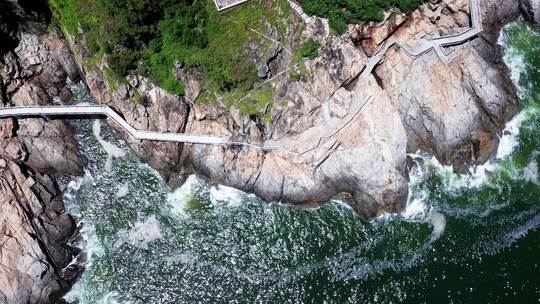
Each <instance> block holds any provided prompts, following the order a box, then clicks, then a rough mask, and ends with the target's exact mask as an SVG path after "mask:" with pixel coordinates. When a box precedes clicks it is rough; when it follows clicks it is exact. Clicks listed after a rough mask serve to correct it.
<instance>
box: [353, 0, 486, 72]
mask: <svg viewBox="0 0 540 304" xmlns="http://www.w3.org/2000/svg"><path fill="white" fill-rule="evenodd" d="M469 10H470V12H469V14H470V18H471V24H472V26H471V28H469V29H468V30H466V31H464V32H462V33H459V34H455V35H448V36H445V37H439V38H434V39H421V40H420V41H419V43H420V46H419V47H417V48H416V49H411V48H410V47H408V46H407V45H405V44H402V43H401V42H399V41H397V40H396V38H390V39H389V40H388V41H386V43H385V44H384V45H382V46H381V48H380V49H379V50H378V51H377V52H376V53H375V54H374V55H373V56H371V57H370V58H369V59H368V62H367V63H366V67H365V68H364V70H363V72H362V74H361V75H360V77H362V78H366V77H367V76H369V74H371V73H372V72H373V69H375V66H377V64H379V62H381V60H382V59H383V58H384V56H385V55H386V52H388V50H389V49H390V48H391V47H397V48H399V49H401V50H403V51H405V52H406V53H407V54H408V55H409V56H410V57H413V58H417V57H419V56H421V55H423V54H425V53H427V52H429V51H431V50H435V52H436V53H437V56H439V58H440V59H441V61H442V62H444V63H445V64H448V63H449V62H450V61H451V59H452V58H451V57H450V56H448V55H447V54H446V53H445V52H444V50H443V47H447V46H453V45H458V44H462V43H465V42H467V41H469V40H470V39H472V38H474V37H476V36H477V35H478V34H480V33H481V32H482V31H483V26H482V16H481V15H480V3H479V0H470V8H469Z"/></svg>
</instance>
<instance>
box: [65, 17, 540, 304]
mask: <svg viewBox="0 0 540 304" xmlns="http://www.w3.org/2000/svg"><path fill="white" fill-rule="evenodd" d="M499 43H500V44H501V45H502V46H503V48H504V52H505V57H504V60H505V62H506V63H507V65H508V66H509V68H510V70H511V76H512V80H513V81H514V83H515V85H516V87H517V88H518V91H519V96H520V99H521V110H520V113H519V114H518V115H517V116H516V117H515V118H514V119H513V120H512V121H511V122H509V123H508V124H507V127H506V129H505V131H504V132H503V136H502V138H501V144H500V147H499V149H498V152H497V155H496V157H495V158H494V159H493V160H491V161H490V162H488V163H487V164H485V165H482V166H479V167H476V168H473V169H471V170H472V171H471V174H470V175H458V174H455V173H453V171H452V168H450V167H446V166H443V165H441V164H440V163H439V162H437V160H436V159H435V158H432V157H430V156H429V155H427V154H424V153H422V152H419V153H417V154H414V155H410V157H411V158H412V159H414V160H416V161H417V162H418V163H422V164H423V165H422V166H416V167H414V168H413V169H412V171H411V186H410V196H409V199H408V202H407V207H406V209H405V210H404V211H403V212H402V213H400V214H385V215H383V216H380V217H379V218H376V219H374V220H372V221H371V222H365V221H362V220H361V219H360V218H359V217H358V216H357V215H355V214H354V212H353V211H352V210H351V209H350V208H348V207H347V206H346V204H345V203H344V202H341V201H338V200H332V201H330V202H328V203H327V204H325V205H324V206H323V207H320V208H317V209H300V208H295V207H292V206H289V205H286V204H280V203H277V202H276V203H270V204H268V203H265V202H263V201H261V200H260V199H259V198H257V197H256V196H254V195H250V194H246V193H243V192H241V191H238V190H235V189H232V188H229V187H225V186H222V185H215V184H211V183H209V182H208V181H206V180H205V179H203V178H200V177H197V176H195V175H192V176H189V177H188V178H187V180H186V182H185V183H184V184H183V185H182V186H181V187H179V188H178V189H169V188H168V187H167V185H166V184H165V182H164V181H163V180H162V179H161V178H160V177H159V175H158V174H157V173H156V172H155V171H153V170H152V169H151V168H149V167H148V166H147V165H145V164H142V163H140V161H139V160H138V159H137V158H136V157H135V156H134V155H133V154H132V152H130V151H129V149H128V148H127V147H126V145H125V144H124V143H123V142H122V141H120V140H119V139H118V138H117V137H116V136H115V135H114V134H113V133H111V132H110V130H109V129H107V128H106V127H105V125H104V123H103V122H100V121H97V122H93V121H80V122H78V123H76V129H77V136H78V139H79V142H80V143H81V147H82V152H83V153H84V154H85V155H86V156H87V158H88V161H89V162H88V165H87V168H86V172H85V175H84V176H83V177H80V178H77V179H75V180H73V181H71V182H70V184H69V186H68V189H67V191H66V194H65V201H66V207H67V209H68V211H69V212H71V213H72V214H75V215H77V217H78V222H79V223H80V225H82V235H83V241H82V242H81V243H80V244H79V245H80V246H82V247H83V248H84V249H85V251H86V252H87V254H88V256H87V258H86V260H85V261H84V263H85V265H86V271H85V272H84V274H83V276H82V277H81V279H80V280H79V281H78V282H77V283H76V285H75V286H74V288H73V290H72V291H71V292H70V293H69V294H68V295H67V296H66V299H68V300H78V301H79V302H80V303H369V302H381V303H391V302H408V303H422V302H430V303H440V302H445V303H446V302H454V303H463V302H472V303H477V302H478V303H493V302H513V301H515V302H516V303H517V302H518V301H519V303H533V302H538V300H539V299H540V262H539V259H538V258H539V257H540V231H539V229H538V227H539V226H540V186H539V176H538V161H540V152H539V151H540V85H539V83H538V81H539V80H540V36H539V34H538V33H536V32H534V31H533V30H532V29H530V28H529V27H527V26H526V25H525V24H523V23H514V24H511V25H509V26H507V27H506V28H505V29H504V31H503V33H502V35H501V39H500V42H499ZM77 99H78V101H80V102H92V100H91V97H90V96H89V95H88V93H87V92H84V91H79V92H78V93H77ZM83 260H84V259H83Z"/></svg>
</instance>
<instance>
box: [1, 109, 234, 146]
mask: <svg viewBox="0 0 540 304" xmlns="http://www.w3.org/2000/svg"><path fill="white" fill-rule="evenodd" d="M40 116H41V117H47V116H79V117H88V116H107V117H109V118H110V119H112V120H113V121H114V122H115V123H116V124H118V125H119V126H120V127H122V129H124V130H125V131H126V132H127V133H129V135H131V136H132V137H133V138H134V139H137V140H154V141H169V142H182V143H190V144H205V145H229V144H230V142H231V140H230V138H229V137H228V136H209V135H195V134H184V133H164V132H152V131H141V130H137V129H135V128H133V127H132V126H131V125H130V124H128V123H127V121H126V120H125V119H124V118H122V117H121V116H120V115H118V113H116V112H115V111H114V110H113V109H112V108H110V107H109V106H34V107H7V108H0V117H19V118H21V117H40Z"/></svg>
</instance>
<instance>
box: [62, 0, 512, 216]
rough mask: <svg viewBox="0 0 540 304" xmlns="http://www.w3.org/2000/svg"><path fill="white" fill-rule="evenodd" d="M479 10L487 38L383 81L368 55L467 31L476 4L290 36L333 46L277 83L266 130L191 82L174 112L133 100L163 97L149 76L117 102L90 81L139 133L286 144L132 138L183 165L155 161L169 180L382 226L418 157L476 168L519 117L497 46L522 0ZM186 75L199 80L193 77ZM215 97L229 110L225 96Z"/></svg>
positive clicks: (98, 81)
mask: <svg viewBox="0 0 540 304" xmlns="http://www.w3.org/2000/svg"><path fill="white" fill-rule="evenodd" d="M480 2H481V8H482V11H481V15H482V16H483V20H484V22H483V24H484V32H483V33H482V34H481V35H480V37H477V38H474V39H472V40H471V41H468V42H466V43H463V44H460V45H457V46H453V47H448V48H445V49H444V50H443V51H444V52H447V53H448V55H449V56H450V60H449V62H448V63H443V62H442V61H441V60H440V58H439V57H438V56H437V54H436V53H435V52H434V51H431V52H429V53H427V54H423V55H422V56H420V57H418V58H411V57H409V56H408V55H407V54H406V53H405V52H404V51H403V50H399V49H391V50H389V52H388V53H387V54H386V55H385V57H384V59H383V60H382V61H381V62H380V63H379V64H378V65H376V66H375V68H374V71H373V73H372V75H368V77H366V78H363V79H359V75H360V73H361V72H362V71H363V69H364V68H365V67H366V64H367V62H368V58H369V56H371V55H372V54H373V53H374V52H375V51H376V50H378V49H379V48H380V47H381V46H382V45H383V44H384V43H385V42H386V41H389V40H390V39H396V40H399V41H400V42H402V43H403V44H405V45H408V46H409V47H411V48H415V47H417V46H418V41H420V40H421V39H430V38H436V37H441V36H446V35H453V34H458V33H461V32H463V31H466V30H468V29H469V27H470V20H469V4H470V3H469V1H468V0H433V1H429V2H427V3H426V4H424V5H422V6H421V7H420V8H419V9H417V10H415V11H414V12H412V13H411V14H409V15H407V16H404V15H399V14H397V13H395V12H394V13H391V14H388V15H387V18H386V19H385V21H384V22H381V23H376V24H375V23H364V24H360V25H355V26H353V27H352V28H351V33H350V36H351V37H345V36H342V37H335V36H334V37H326V36H325V35H322V34H321V35H315V34H314V33H315V32H316V31H315V30H314V25H313V24H310V25H308V26H307V27H306V28H305V30H304V31H303V32H302V33H294V34H292V37H296V38H295V39H291V41H292V42H290V43H291V44H293V45H284V46H283V48H284V49H287V50H289V49H294V46H297V45H294V43H299V41H303V40H304V39H305V38H309V37H314V36H315V38H316V39H317V40H319V41H320V42H321V44H322V47H321V49H320V50H321V54H320V56H319V57H318V58H316V59H314V60H306V61H304V62H301V63H300V64H298V65H296V66H295V67H294V68H293V69H292V70H291V71H292V72H295V73H296V75H295V77H294V79H293V77H292V76H291V74H290V73H285V74H283V75H282V76H281V77H279V78H276V79H275V80H274V81H273V82H272V84H271V85H270V86H269V87H270V89H271V90H272V91H273V92H274V93H275V96H274V99H275V102H274V105H273V107H272V108H271V111H270V113H265V115H269V116H270V119H268V120H267V121H266V122H265V121H263V120H262V119H261V117H256V116H253V117H243V116H241V115H240V114H239V111H238V109H236V108H235V107H232V109H231V110H230V111H229V112H227V111H224V110H223V109H221V108H219V106H217V107H216V106H209V105H202V104H198V103H194V102H193V101H194V100H195V99H196V98H197V97H196V96H198V95H199V93H200V86H198V84H196V83H195V82H191V81H187V87H188V88H189V89H188V90H187V91H186V92H187V99H184V98H181V99H180V102H178V103H177V104H175V106H173V107H171V106H168V105H169V103H168V102H164V103H161V102H150V103H149V105H140V104H138V105H134V104H133V103H132V102H130V101H129V98H125V97H123V96H124V95H126V92H127V93H128V94H127V95H129V96H132V95H130V93H129V92H133V90H136V91H138V92H140V94H142V95H143V96H146V97H147V99H148V100H153V99H152V98H151V97H150V95H151V94H149V92H150V91H151V90H152V85H151V84H150V83H149V82H148V81H146V80H144V79H142V78H140V77H139V78H137V79H138V80H137V81H134V82H133V83H132V82H131V81H130V87H128V88H127V89H126V90H123V89H122V90H121V91H122V93H116V92H113V93H110V90H109V88H108V86H107V84H106V83H105V81H104V80H103V77H101V76H100V75H98V73H93V72H89V73H87V75H86V80H87V83H88V84H89V87H90V89H91V91H92V93H93V95H94V96H96V98H97V100H98V102H100V103H105V104H109V105H112V106H113V107H115V108H116V109H117V110H118V111H119V112H121V113H122V114H123V115H124V116H125V117H126V119H127V120H128V122H130V123H132V125H134V126H135V127H138V128H142V129H155V130H160V131H173V130H176V131H178V130H179V131H181V132H188V133H195V134H212V135H225V136H232V138H235V139H244V140H251V141H252V142H260V141H264V142H265V146H266V147H275V149H267V150H265V151H263V150H261V149H257V148H246V147H226V148H224V147H216V146H201V145H189V146H182V145H176V146H175V145H172V146H171V147H172V149H171V150H174V151H171V150H169V149H168V148H166V149H163V150H161V149H162V148H159V147H158V146H154V145H156V144H151V143H145V142H143V143H135V142H132V141H130V139H129V138H127V140H128V142H129V143H130V145H131V147H132V148H133V149H134V151H135V152H136V153H137V154H138V155H139V156H141V157H142V158H143V159H144V160H148V161H150V162H155V160H154V158H155V157H156V156H162V157H164V158H166V157H171V156H172V157H173V159H174V161H173V162H169V161H166V162H165V163H167V164H174V165H172V166H168V167H167V166H163V163H157V164H156V163H151V165H152V166H154V167H156V168H158V170H159V171H160V172H162V173H164V174H165V175H167V176H168V175H169V174H170V173H171V170H172V171H174V170H176V171H178V170H179V169H178V168H179V167H182V168H183V169H182V172H185V170H186V168H191V169H192V170H193V171H195V172H197V173H199V174H202V175H205V176H207V177H209V178H210V179H211V180H212V181H214V182H219V183H223V184H226V185H229V186H233V187H236V188H239V189H242V190H245V191H251V192H254V193H256V194H258V195H260V196H261V197H262V198H264V199H265V200H267V201H284V202H290V203H296V204H309V205H310V206H312V205H315V204H316V203H320V202H324V201H326V200H328V199H329V198H330V197H332V196H334V195H337V194H341V193H346V194H349V197H351V200H350V201H349V203H350V204H351V206H352V207H353V208H354V209H355V210H356V211H357V212H358V213H359V214H361V215H363V216H365V217H366V218H372V217H373V216H376V215H377V214H379V213H380V212H383V211H392V212H397V211H399V210H400V209H401V208H402V207H403V205H404V203H405V200H406V197H407V189H408V176H407V168H406V154H407V153H408V152H416V151H417V150H419V149H421V150H427V151H431V152H432V153H433V154H434V155H435V156H436V157H437V158H438V159H439V160H440V161H441V162H443V163H446V164H453V165H454V166H455V168H456V170H458V171H465V170H466V168H467V167H468V166H469V165H472V164H477V163H481V162H483V161H485V160H486V159H488V158H489V156H490V155H492V153H493V151H494V150H495V149H496V146H497V140H496V138H497V136H496V134H497V132H499V131H500V130H501V128H502V127H503V125H504V122H505V121H506V120H508V119H509V118H510V117H511V116H512V115H513V114H514V113H515V111H516V109H517V97H516V94H515V91H514V88H513V86H512V83H511V81H510V79H509V76H508V74H509V73H508V70H507V68H506V67H505V66H504V64H503V62H502V60H501V58H502V54H501V52H500V50H499V48H498V47H497V44H496V41H497V38H498V35H499V31H500V29H501V27H502V26H503V25H504V24H505V23H507V22H508V21H511V20H515V19H516V18H517V17H518V15H519V8H518V3H517V2H516V1H504V0H496V1H488V0H483V1H482V0H481V1H480ZM321 28H322V24H321V26H319V29H321ZM320 32H321V33H322V31H320ZM350 38H353V39H352V40H351V39H350ZM255 44H257V42H251V44H250V45H249V46H248V47H247V49H248V51H247V52H248V53H249V54H248V55H249V56H248V57H249V58H251V59H254V60H255V61H257V58H266V57H265V54H259V53H257V52H261V51H258V50H259V49H262V50H264V51H266V50H268V49H267V48H259V47H257V46H256V45H255ZM254 45H255V47H253V46H254ZM257 45H258V44H257ZM72 47H74V48H77V46H72ZM78 53H84V52H81V51H79V52H78ZM274 53H275V52H274ZM292 57H293V56H291V54H289V52H281V53H280V55H279V56H277V57H276V59H275V60H273V61H272V64H273V65H276V66H279V67H280V70H283V69H284V68H285V67H290V66H292V65H293V58H292ZM263 61H264V60H263ZM265 62H267V61H265ZM79 64H81V65H84V62H79ZM269 67H270V66H266V67H264V65H262V64H260V65H259V74H260V76H261V77H268V70H269V69H268V68H269ZM262 74H264V75H262ZM177 77H178V78H180V79H182V80H183V81H184V80H185V79H187V80H189V77H188V76H187V75H180V76H178V75H177ZM209 93H212V92H209ZM164 94H165V93H164ZM164 96H166V94H165V95H164ZM169 98H173V97H166V99H169ZM216 100H217V104H218V105H219V104H220V98H219V96H216ZM364 103H365V104H364ZM154 106H155V107H161V106H164V107H166V108H167V109H168V110H169V111H170V112H171V114H169V115H173V116H174V117H176V118H175V120H174V121H178V122H180V123H179V124H178V125H176V126H175V128H170V126H169V125H167V124H165V123H164V122H166V121H171V119H170V117H169V118H168V119H165V118H166V117H167V116H166V115H165V111H159V110H157V109H152V107H154ZM356 111H358V112H356ZM164 145H169V144H164ZM169 153H172V154H169ZM149 156H150V157H149ZM175 168H176V169H175Z"/></svg>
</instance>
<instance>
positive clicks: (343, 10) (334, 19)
mask: <svg viewBox="0 0 540 304" xmlns="http://www.w3.org/2000/svg"><path fill="white" fill-rule="evenodd" d="M299 2H300V5H301V6H302V8H303V9H304V11H305V12H306V13H307V14H308V15H316V16H320V17H324V18H328V19H329V22H330V26H331V27H332V28H333V29H334V30H336V31H337V32H339V33H343V32H344V31H345V30H346V29H347V24H350V23H357V22H360V21H381V20H382V19H383V17H384V11H387V10H389V9H391V8H399V9H400V10H401V11H403V12H409V11H411V10H413V9H415V8H416V7H418V5H420V4H422V3H423V2H425V0H299Z"/></svg>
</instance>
